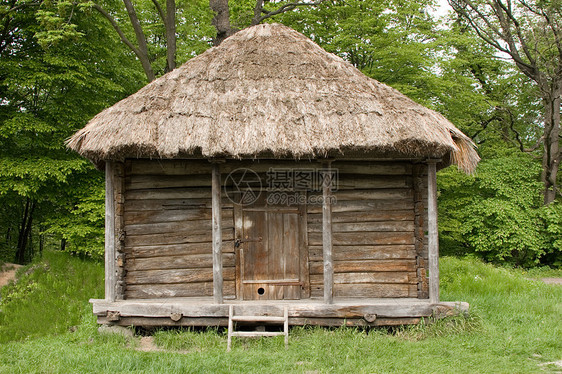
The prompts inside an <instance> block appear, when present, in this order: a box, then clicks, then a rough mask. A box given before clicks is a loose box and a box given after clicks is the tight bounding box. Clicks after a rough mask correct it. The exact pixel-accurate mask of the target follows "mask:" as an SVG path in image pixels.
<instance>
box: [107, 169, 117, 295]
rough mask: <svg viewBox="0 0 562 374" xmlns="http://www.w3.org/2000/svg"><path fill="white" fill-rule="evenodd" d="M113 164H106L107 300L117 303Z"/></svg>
mask: <svg viewBox="0 0 562 374" xmlns="http://www.w3.org/2000/svg"><path fill="white" fill-rule="evenodd" d="M113 179H114V178H113V163H112V162H111V161H106V163H105V300H106V301H110V302H113V301H115V281H116V279H115V278H116V274H115V195H114V191H113Z"/></svg>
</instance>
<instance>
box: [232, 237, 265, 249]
mask: <svg viewBox="0 0 562 374" xmlns="http://www.w3.org/2000/svg"><path fill="white" fill-rule="evenodd" d="M261 241H262V237H261V236H260V237H257V238H248V239H240V238H237V239H236V240H235V241H234V247H236V248H238V247H240V244H242V243H249V242H261Z"/></svg>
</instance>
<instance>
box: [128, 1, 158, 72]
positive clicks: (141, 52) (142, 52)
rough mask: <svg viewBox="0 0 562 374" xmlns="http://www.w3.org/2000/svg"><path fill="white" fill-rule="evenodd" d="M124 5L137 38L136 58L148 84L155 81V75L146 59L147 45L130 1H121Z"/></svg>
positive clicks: (148, 60)
mask: <svg viewBox="0 0 562 374" xmlns="http://www.w3.org/2000/svg"><path fill="white" fill-rule="evenodd" d="M123 3H124V4H125V8H126V9H127V14H128V15H129V20H130V21H131V25H132V26H133V30H134V31H135V36H136V38H137V43H138V46H139V47H138V53H137V57H138V58H139V60H140V62H141V65H142V68H143V69H144V73H145V74H146V78H147V79H148V81H149V82H152V81H153V80H154V79H156V75H155V74H154V71H153V70H152V65H151V64H150V59H149V57H148V45H147V43H146V37H145V36H144V32H143V31H142V27H141V24H140V21H139V18H138V17H137V12H136V10H135V7H134V6H133V3H132V2H131V0H123Z"/></svg>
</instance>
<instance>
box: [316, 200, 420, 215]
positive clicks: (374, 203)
mask: <svg viewBox="0 0 562 374" xmlns="http://www.w3.org/2000/svg"><path fill="white" fill-rule="evenodd" d="M389 210H390V211H392V210H412V212H413V210H414V201H413V200H412V199H397V200H354V201H337V199H336V202H334V204H332V213H334V214H335V213H338V212H369V211H389ZM307 212H308V213H310V214H314V213H316V214H318V213H322V206H321V205H318V204H315V205H308V207H307Z"/></svg>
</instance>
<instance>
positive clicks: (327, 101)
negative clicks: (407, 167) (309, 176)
mask: <svg viewBox="0 0 562 374" xmlns="http://www.w3.org/2000/svg"><path fill="white" fill-rule="evenodd" d="M68 146H69V147H70V148H71V149H73V150H75V151H77V152H78V153H80V154H81V155H83V156H85V157H87V158H89V159H91V160H92V161H94V162H100V161H103V160H115V159H124V158H189V157H235V158H245V157H260V155H265V154H267V155H271V156H273V157H292V158H302V157H322V156H327V155H343V156H345V155H350V154H354V155H356V157H357V155H362V154H364V155H365V157H411V158H425V157H432V158H442V159H443V160H444V163H445V164H450V163H455V164H457V165H458V166H459V167H460V168H461V169H463V170H465V171H467V172H471V171H472V170H473V169H474V168H475V166H476V164H477V162H478V160H479V157H478V155H477V153H476V151H475V149H474V144H473V143H472V141H471V140H470V138H468V137H467V136H465V135H464V134H463V133H461V132H460V131H459V130H458V129H457V128H456V127H455V126H454V125H453V124H452V123H450V122H449V121H448V120H447V119H446V118H445V117H443V116H442V115H440V114H439V113H437V112H434V111H432V110H429V109H427V108H425V107H423V106H421V105H419V104H417V103H415V102H414V101H412V100H410V99H408V98H407V97H406V96H404V95H402V94H401V93H400V92H398V91H396V90H395V89H393V88H391V87H388V86H386V85H385V84H382V83H380V82H377V81H375V80H373V79H370V78H368V77H367V76H365V75H364V74H363V73H361V72H360V71H359V70H358V69H356V68H355V67H353V66H352V65H351V64H349V63H347V62H345V61H344V60H342V59H341V58H340V57H337V56H335V55H333V54H331V53H328V52H326V51H325V50H324V49H322V48H320V47H319V46H318V45H317V44H315V43H314V42H312V41H311V40H310V39H308V38H306V37H305V36H304V35H302V34H300V33H298V32H297V31H295V30H292V29H290V28H288V27H286V26H283V25H280V24H273V25H270V24H265V25H258V26H254V27H250V28H248V29H245V30H242V31H240V32H238V33H236V34H234V35H233V36H231V37H230V38H228V39H226V40H225V41H224V42H223V43H222V44H221V45H220V46H218V47H214V48H211V49H209V50H208V51H206V52H205V53H203V54H201V55H199V56H197V57H195V58H193V59H191V60H189V61H188V62H187V63H185V64H184V65H182V66H181V67H179V68H177V69H176V70H174V71H172V72H170V73H168V74H166V75H164V76H162V77H161V78H159V79H156V80H155V81H153V82H152V83H150V84H148V85H147V86H145V87H144V88H142V89H141V90H139V91H138V92H137V93H135V94H133V95H131V96H129V97H128V98H126V99H124V100H121V101H120V102H118V103H117V104H115V105H114V106H112V107H111V108H108V109H106V110H104V111H103V112H101V113H100V114H98V115H97V116H95V117H94V118H93V119H92V120H91V121H90V122H89V123H88V124H87V125H86V127H84V128H83V129H82V130H80V131H78V132H77V133H76V134H74V136H72V137H71V138H70V139H69V140H68Z"/></svg>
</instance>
